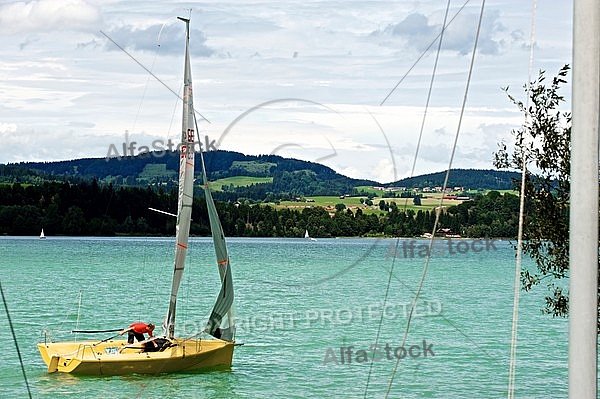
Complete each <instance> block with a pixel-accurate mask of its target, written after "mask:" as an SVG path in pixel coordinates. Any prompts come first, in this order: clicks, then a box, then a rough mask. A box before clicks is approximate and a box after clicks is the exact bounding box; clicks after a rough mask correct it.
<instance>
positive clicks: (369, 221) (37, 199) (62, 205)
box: [0, 181, 518, 237]
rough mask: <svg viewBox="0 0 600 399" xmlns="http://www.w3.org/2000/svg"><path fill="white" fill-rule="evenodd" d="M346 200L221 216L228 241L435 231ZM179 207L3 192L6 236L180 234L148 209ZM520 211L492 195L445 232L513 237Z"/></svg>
mask: <svg viewBox="0 0 600 399" xmlns="http://www.w3.org/2000/svg"><path fill="white" fill-rule="evenodd" d="M195 190H196V192H197V193H198V196H197V198H196V199H195V200H194V203H193V209H192V215H193V216H192V217H193V222H192V226H191V233H192V234H194V235H204V236H207V235H209V234H210V231H209V221H208V214H207V210H206V204H205V202H204V199H203V198H201V195H202V194H201V193H202V189H201V188H200V187H196V189H195ZM346 200H347V201H348V204H344V203H338V204H337V205H336V206H335V209H336V212H334V213H331V214H330V212H329V211H327V210H326V209H324V208H323V207H321V206H313V207H304V208H302V209H301V210H300V209H291V208H283V209H276V208H275V207H273V206H270V205H260V204H254V205H252V204H251V201H249V200H248V199H243V198H242V199H241V201H238V202H235V203H231V202H230V203H223V202H217V209H218V212H219V214H220V216H221V223H222V225H223V229H224V231H225V234H226V235H228V236H249V237H302V236H303V235H304V230H306V229H307V230H309V231H310V233H311V235H312V236H315V237H334V236H381V235H384V234H385V235H400V236H419V235H421V234H423V233H425V232H430V231H431V229H432V228H433V222H434V219H435V216H434V214H433V212H432V211H423V210H419V211H418V212H416V213H415V212H414V211H413V210H410V209H409V210H406V211H405V210H403V209H401V208H399V207H398V206H397V205H396V203H394V202H390V203H386V202H384V203H383V205H384V209H385V211H386V212H379V213H378V214H376V213H368V214H367V213H364V212H363V211H362V210H361V209H356V210H353V209H351V208H350V207H352V208H354V207H355V206H358V204H360V201H358V200H357V199H355V198H352V197H349V198H347V199H346ZM350 200H355V201H354V204H353V205H349V203H350V202H351V201H350ZM365 202H366V203H367V204H368V203H369V202H371V200H366V201H365ZM371 205H372V202H371ZM176 207H177V191H176V190H174V189H173V190H170V191H168V192H167V191H165V190H163V189H162V188H159V189H152V188H146V189H142V188H140V187H115V186H113V185H99V184H97V182H96V181H92V182H91V183H87V182H81V183H79V184H70V183H68V182H65V183H44V184H41V185H39V186H31V185H30V186H27V187H24V186H23V185H21V184H13V185H4V186H0V234H7V235H38V234H39V232H40V230H41V228H44V231H45V233H46V235H48V236H53V235H97V236H110V235H116V234H124V235H142V234H143V235H173V234H174V232H175V219H174V218H172V217H169V216H166V215H163V214H159V213H156V212H152V211H150V210H149V209H148V208H155V209H160V210H164V211H167V212H174V210H175V209H176ZM517 207H518V200H516V197H515V196H514V195H511V194H505V195H500V194H499V193H497V192H490V193H488V194H487V195H485V196H479V197H477V198H476V199H474V200H473V201H467V202H464V203H462V204H460V205H457V206H454V207H450V208H448V210H447V212H445V213H442V216H441V219H440V227H441V228H444V227H448V228H451V229H453V230H454V231H456V232H459V233H460V234H462V235H464V236H484V235H489V236H505V237H513V236H514V235H515V234H516V220H517V219H516V212H517ZM483 227H485V228H483Z"/></svg>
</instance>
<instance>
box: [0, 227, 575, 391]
mask: <svg viewBox="0 0 600 399" xmlns="http://www.w3.org/2000/svg"><path fill="white" fill-rule="evenodd" d="M426 242H427V241H418V242H417V243H418V244H424V243H426ZM469 242H470V241H469ZM391 243H395V240H376V239H320V240H317V241H316V242H311V241H306V240H303V239H230V240H229V249H230V253H231V259H232V265H233V277H234V285H235V289H236V315H237V319H238V333H237V336H236V339H237V340H238V342H243V343H244V345H243V346H241V347H238V348H236V351H235V354H234V361H233V367H232V368H231V370H230V371H220V372H214V371H213V372H203V373H195V374H172V375H159V376H141V375H134V376H126V377H76V376H72V375H64V374H47V373H46V366H45V364H44V363H43V362H42V360H41V358H40V356H39V353H38V351H37V348H36V344H37V342H39V341H40V340H41V339H43V337H44V333H43V331H44V330H46V331H47V333H48V334H50V335H51V336H52V337H53V338H54V339H74V338H76V337H77V336H75V335H74V334H71V333H70V331H71V330H72V329H76V328H79V329H110V328H124V327H126V326H128V325H129V324H130V323H132V322H134V321H137V320H144V321H148V322H154V323H155V324H158V325H160V324H161V323H162V319H163V318H164V316H165V314H166V311H167V306H168V295H169V290H170V284H171V276H172V273H173V272H172V255H173V248H174V244H173V241H172V239H168V238H119V239H118V238H54V237H50V238H48V239H47V240H39V239H38V238H28V237H22V238H16V237H2V238H0V267H1V270H2V274H1V277H0V278H1V281H2V286H3V288H4V293H5V296H6V300H7V305H8V308H9V311H10V316H11V318H12V321H13V324H14V328H15V332H16V335H17V339H18V344H19V347H20V350H21V355H22V357H23V361H24V363H25V368H26V373H27V377H28V380H29V384H30V387H31V390H32V394H33V397H34V398H62V397H90V398H95V397H102V398H106V399H108V398H124V397H147V396H148V397H159V396H160V397H166V398H336V397H351V398H359V397H360V398H362V397H364V396H365V392H366V397H368V398H382V397H384V396H385V392H386V391H387V389H388V386H389V385H390V379H391V377H392V375H394V379H393V382H392V384H391V393H390V396H389V397H393V398H399V397H402V398H499V397H506V386H507V375H508V363H509V349H510V333H511V319H512V290H513V279H514V267H515V266H514V251H513V250H512V249H511V248H510V246H509V243H508V242H506V241H504V242H498V241H496V243H495V246H496V247H497V250H494V249H493V248H489V251H486V250H485V249H484V250H483V251H481V252H478V253H476V252H473V251H471V250H469V251H468V252H466V253H464V254H454V255H452V254H448V253H447V251H445V253H444V254H441V255H440V254H438V255H436V256H434V257H433V258H432V260H431V262H430V265H429V270H428V274H427V277H426V281H425V284H424V286H423V290H422V293H421V296H420V298H421V300H420V301H419V304H418V306H417V308H416V311H415V314H414V317H413V318H412V320H411V324H410V333H409V335H408V339H407V343H406V348H407V349H408V348H409V347H410V346H411V345H419V346H421V347H422V346H423V341H426V345H427V346H429V345H431V346H430V349H431V351H430V352H428V353H427V355H428V356H427V357H423V350H422V349H421V350H420V352H419V351H417V350H416V349H415V350H413V354H417V353H420V354H421V356H419V357H418V358H412V357H410V356H406V357H405V358H404V359H402V360H401V361H400V362H399V363H398V367H397V371H396V372H395V373H394V368H395V366H396V359H395V358H393V359H392V360H388V359H387V356H386V353H385V351H382V352H381V355H380V356H379V357H378V359H381V360H379V361H377V362H375V363H372V364H370V363H368V362H363V363H361V362H360V360H362V358H361V357H360V356H358V359H357V351H359V350H361V349H362V350H368V349H369V348H370V347H371V345H372V344H374V343H375V342H376V337H377V336H379V338H378V340H377V342H378V343H379V344H380V345H381V347H382V348H384V347H385V345H386V344H389V347H390V348H396V347H398V346H400V344H401V343H402V337H403V333H404V329H405V328H406V323H407V317H406V312H407V310H408V306H409V304H410V302H411V300H412V298H413V295H414V290H415V289H416V287H417V284H418V281H419V279H420V277H421V273H422V268H423V261H424V259H423V258H419V257H418V254H417V253H415V257H414V258H410V257H409V258H404V257H403V256H404V255H403V250H402V246H401V247H400V248H399V250H398V253H399V255H400V256H401V258H390V257H388V258H387V259H386V255H388V254H391V253H393V251H390V248H389V245H390V244H391ZM400 243H401V245H402V241H401V242H400ZM191 248H192V249H191V252H190V256H189V257H188V262H187V265H186V271H185V274H184V280H183V283H182V287H181V290H180V296H179V298H180V301H179V308H178V319H179V320H180V322H181V323H180V324H179V326H178V328H179V332H180V333H181V334H193V333H195V332H196V331H198V330H199V329H201V328H202V327H203V326H204V323H205V320H206V318H207V316H208V314H209V312H210V310H211V305H212V303H213V301H214V298H215V296H216V295H217V293H218V288H219V287H218V271H217V269H216V267H215V266H214V265H215V260H214V253H213V248H212V242H211V241H210V240H209V239H205V238H196V239H192V240H191ZM464 248H466V247H463V249H464ZM483 248H485V244H483ZM407 255H408V253H407ZM392 268H393V273H392V277H391V278H390V270H392ZM388 282H389V290H388V289H387V287H388ZM386 292H387V297H388V300H387V303H386V306H385V307H384V306H382V303H383V300H384V298H385V296H386ZM543 295H544V292H543V291H541V290H540V291H537V292H534V293H530V294H522V296H521V305H520V324H519V347H518V370H517V389H516V395H517V397H519V398H560V397H566V396H567V321H566V320H564V319H552V318H551V317H549V316H545V315H542V314H541V312H540V308H541V306H542V304H543ZM382 315H383V318H382ZM0 320H2V322H3V327H2V328H1V329H0V337H1V338H2V342H3V343H4V356H3V361H2V362H1V363H0V390H1V393H0V397H25V396H26V393H27V391H26V388H25V384H24V380H23V376H22V373H21V369H20V366H19V361H18V356H17V352H16V349H15V345H14V343H13V340H12V336H11V334H10V330H9V328H8V322H7V318H6V313H5V312H4V311H2V313H1V315H0ZM380 321H381V323H380ZM380 325H381V327H380ZM378 331H379V333H378ZM110 335H111V334H110V333H109V334H98V335H93V336H91V337H90V336H86V337H83V334H80V335H79V336H78V338H79V339H82V338H94V339H96V338H97V339H98V340H102V339H104V338H108V337H109V336H110ZM350 346H353V349H352V350H353V354H352V356H351V360H352V362H351V363H350V364H348V361H347V360H348V359H347V358H346V359H345V362H344V364H342V363H341V361H342V358H341V355H340V347H344V348H347V347H350ZM398 353H400V354H401V353H402V351H401V350H400V352H398ZM432 353H433V354H434V355H433V356H432ZM391 356H392V357H393V354H391ZM336 362H337V363H338V364H336ZM369 375H370V376H369ZM367 381H368V389H367Z"/></svg>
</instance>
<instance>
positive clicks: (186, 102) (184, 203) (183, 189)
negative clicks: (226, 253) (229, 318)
mask: <svg viewBox="0 0 600 399" xmlns="http://www.w3.org/2000/svg"><path fill="white" fill-rule="evenodd" d="M179 19H181V20H182V21H184V22H185V23H186V41H185V67H184V86H183V118H182V124H181V125H182V129H181V149H180V160H179V196H178V203H177V224H176V232H175V241H176V246H175V268H174V271H173V285H172V287H171V297H170V300H169V312H168V313H167V317H166V319H165V323H164V325H163V328H164V329H165V334H166V335H167V336H168V337H169V338H173V335H174V331H175V309H176V306H177V291H178V290H179V284H180V282H181V276H182V274H183V268H184V266H185V256H186V253H187V247H188V238H189V235H190V221H191V217H192V202H193V196H194V136H195V133H194V100H193V96H192V71H191V67H190V55H189V40H190V21H189V19H185V18H179Z"/></svg>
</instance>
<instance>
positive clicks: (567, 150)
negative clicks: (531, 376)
mask: <svg viewBox="0 0 600 399" xmlns="http://www.w3.org/2000/svg"><path fill="white" fill-rule="evenodd" d="M569 69H570V68H569V66H568V65H565V66H564V67H562V68H561V69H560V70H559V72H558V74H557V76H555V77H554V78H552V81H551V83H550V84H548V85H547V83H546V76H545V72H544V71H540V73H539V75H538V77H537V79H536V80H535V81H533V82H531V84H530V95H529V100H530V101H529V105H527V104H525V103H523V101H519V100H516V99H515V98H514V97H513V96H511V95H508V97H509V99H510V101H511V102H513V104H515V105H516V106H517V108H518V109H519V110H520V111H521V112H523V113H524V114H525V115H528V116H529V117H528V118H526V119H525V121H526V122H525V123H524V125H523V126H522V127H521V128H520V129H518V130H516V131H513V134H514V136H515V142H514V150H513V151H512V153H510V152H509V150H508V148H507V146H506V144H505V143H500V144H499V147H500V149H499V151H498V152H497V153H496V154H495V160H494V164H495V166H496V167H497V168H514V169H521V168H522V165H523V154H525V156H526V159H527V163H528V164H532V165H533V167H532V168H531V169H532V170H534V171H535V172H533V171H531V170H528V171H527V176H526V182H525V192H524V195H525V198H526V201H527V207H526V208H527V209H526V214H525V223H524V226H525V228H524V240H525V241H524V245H523V251H524V252H525V253H526V254H528V255H529V256H530V257H531V258H533V259H534V260H535V264H536V268H537V270H524V271H523V272H522V274H521V282H522V285H523V289H525V290H526V291H529V290H531V289H532V288H533V287H534V286H536V285H539V284H541V283H542V282H544V283H545V284H546V287H547V290H548V295H547V296H546V298H545V302H546V303H545V309H544V311H545V312H546V313H548V314H551V315H553V316H563V317H566V316H567V314H568V310H569V300H568V293H567V292H566V289H564V288H563V287H564V286H565V285H566V283H564V282H563V281H562V280H563V279H564V278H565V277H567V275H568V269H569V190H570V180H569V173H570V154H571V147H570V143H571V114H570V112H561V111H560V110H559V107H560V106H561V105H562V103H563V102H564V98H563V96H562V95H560V94H559V89H560V87H561V85H562V84H565V83H566V80H565V79H566V76H567V74H568V71H569ZM506 91H507V93H508V89H506ZM525 92H526V93H527V86H525ZM515 188H516V189H517V190H520V182H516V183H515ZM599 296H600V292H599ZM598 320H599V326H600V312H599V318H598ZM599 331H600V330H599Z"/></svg>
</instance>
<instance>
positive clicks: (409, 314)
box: [385, 0, 485, 399]
mask: <svg viewBox="0 0 600 399" xmlns="http://www.w3.org/2000/svg"><path fill="white" fill-rule="evenodd" d="M484 9H485V0H482V2H481V11H480V14H479V20H478V22H477V31H476V33H475V41H474V44H473V53H472V56H471V63H470V66H469V74H468V76H467V83H466V87H465V93H464V97H463V102H462V106H461V111H460V117H459V119H458V126H457V128H456V135H455V137H454V143H453V145H452V153H451V155H450V160H449V161H448V170H447V171H446V177H445V179H444V186H443V188H442V190H443V191H442V192H444V191H445V190H446V187H447V186H448V179H449V176H450V169H452V161H453V160H454V155H455V153H456V145H457V143H458V137H459V135H460V130H461V125H462V120H463V116H464V112H465V107H466V103H467V95H468V93H469V86H470V83H471V77H472V75H473V65H474V64H475V55H476V54H477V44H478V41H479V34H480V32H481V21H482V20H483V11H484ZM443 201H444V199H443V197H442V198H440V207H439V208H438V209H439V211H438V212H436V217H435V222H434V225H433V233H432V236H431V238H430V240H429V251H428V254H427V257H426V258H425V264H424V265H423V273H422V275H421V280H420V281H419V285H418V288H417V290H416V292H415V296H414V298H413V301H412V303H411V305H410V310H409V312H408V317H407V322H406V329H405V330H404V337H403V338H402V343H401V346H404V345H405V344H406V339H407V337H408V331H409V329H410V322H411V320H412V315H413V312H414V309H415V306H416V303H417V300H418V298H419V294H420V293H421V289H422V287H423V282H424V281H425V277H426V275H427V268H428V266H429V260H430V258H431V248H432V246H433V239H434V238H435V230H436V228H437V224H438V221H439V217H440V213H441V204H442V203H443ZM399 364H400V358H398V359H397V360H396V364H395V365H394V370H393V371H392V375H391V376H390V382H389V384H388V388H387V391H386V394H385V398H386V399H387V398H388V397H389V394H390V391H391V389H392V385H393V383H394V377H395V376H396V373H397V371H398V366H399Z"/></svg>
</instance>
